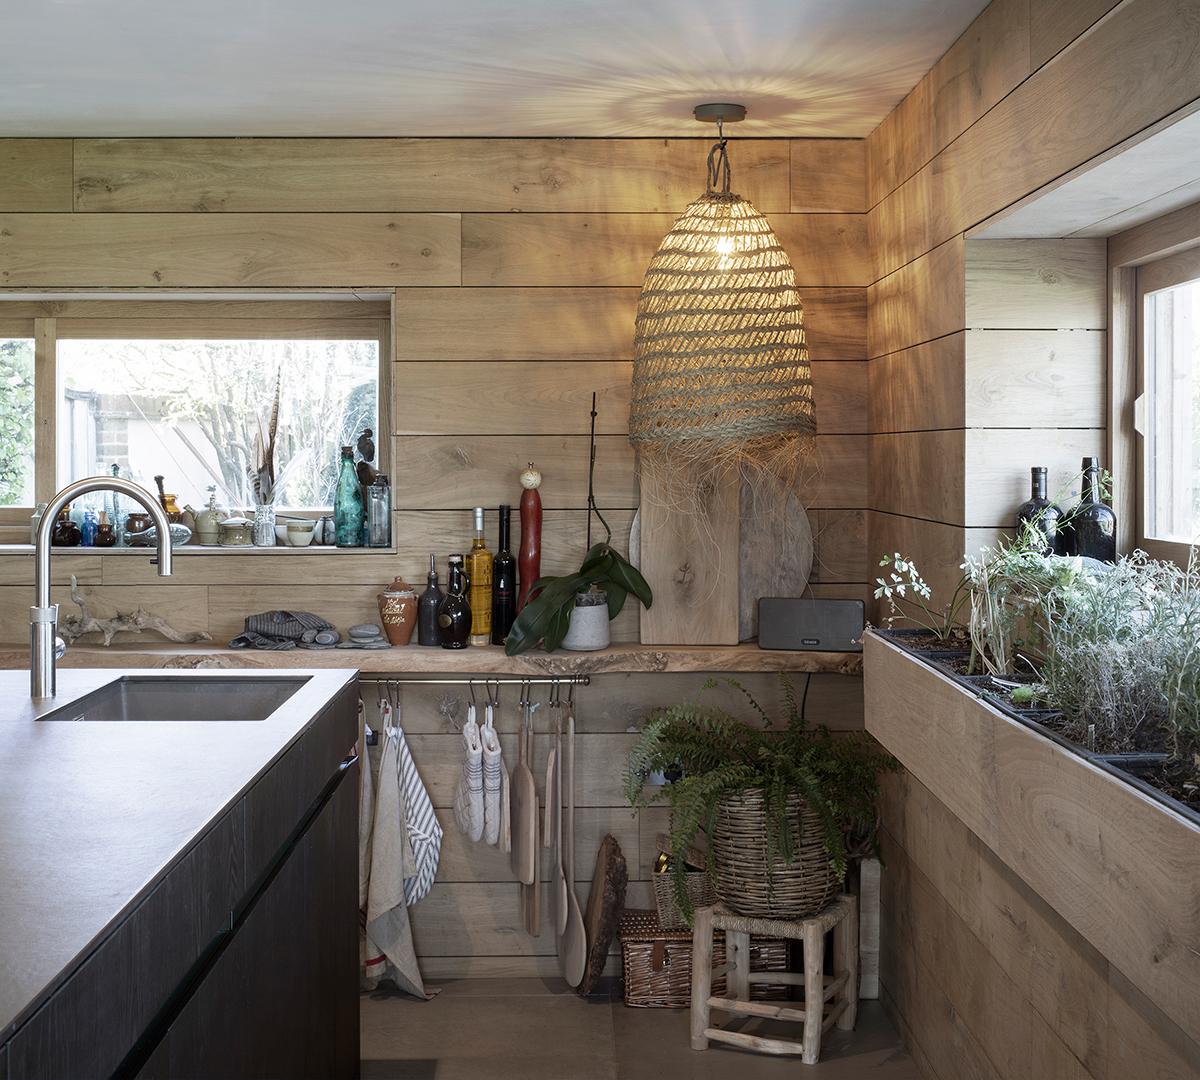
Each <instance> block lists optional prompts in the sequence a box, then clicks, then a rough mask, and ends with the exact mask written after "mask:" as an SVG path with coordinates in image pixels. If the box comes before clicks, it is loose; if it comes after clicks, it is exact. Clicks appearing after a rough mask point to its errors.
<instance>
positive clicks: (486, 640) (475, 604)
mask: <svg viewBox="0 0 1200 1080" xmlns="http://www.w3.org/2000/svg"><path fill="white" fill-rule="evenodd" d="M474 513H475V539H474V541H472V543H471V550H470V551H469V552H468V553H467V574H468V576H469V579H470V582H471V644H472V645H490V644H491V643H492V553H491V552H490V551H488V549H487V543H486V541H485V540H484V537H483V507H482V506H477V507H475V511H474Z"/></svg>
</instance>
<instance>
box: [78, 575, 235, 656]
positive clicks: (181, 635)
mask: <svg viewBox="0 0 1200 1080" xmlns="http://www.w3.org/2000/svg"><path fill="white" fill-rule="evenodd" d="M71 599H72V600H73V601H74V602H75V603H76V604H78V605H79V614H78V615H68V616H67V617H66V618H65V619H62V620H60V621H59V624H58V633H59V635H60V636H61V637H62V639H63V641H65V642H66V643H67V644H68V645H70V644H72V643H74V642H76V641H78V640H79V639H80V638H81V637H85V636H86V635H88V634H102V635H103V636H104V644H105V645H111V644H112V643H113V638H115V637H116V636H117V635H118V634H119V633H121V632H122V631H123V630H128V631H129V632H130V633H133V634H141V633H144V632H145V631H147V630H150V631H153V632H154V633H156V634H162V636H163V637H165V638H166V639H167V640H168V641H176V642H180V643H182V644H190V643H192V642H196V641H211V640H212V635H211V634H208V633H206V632H205V631H203V630H190V631H183V630H176V629H175V627H173V626H172V625H171V624H170V623H169V622H167V620H166V619H164V618H163V617H162V616H161V615H155V614H153V613H151V612H149V611H147V610H146V609H145V608H138V609H137V611H118V612H117V613H116V614H115V615H113V616H111V617H110V618H107V619H99V618H97V617H96V616H95V615H93V614H92V613H91V611H90V610H89V609H88V602H87V597H85V596H84V595H83V593H81V592H80V591H79V583H78V582H77V581H76V580H75V575H74V574H72V575H71Z"/></svg>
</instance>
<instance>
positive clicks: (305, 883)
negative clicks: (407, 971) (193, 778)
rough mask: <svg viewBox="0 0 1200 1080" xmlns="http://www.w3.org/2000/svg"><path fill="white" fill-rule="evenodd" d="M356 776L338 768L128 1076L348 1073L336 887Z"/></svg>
mask: <svg viewBox="0 0 1200 1080" xmlns="http://www.w3.org/2000/svg"><path fill="white" fill-rule="evenodd" d="M356 781H357V769H354V770H350V771H348V772H347V774H346V776H345V778H344V779H343V782H342V783H341V784H340V785H339V787H338V788H337V790H336V792H335V793H334V795H333V797H332V798H331V799H330V801H329V802H328V803H327V804H326V805H325V808H324V809H323V810H322V811H321V812H320V814H319V815H318V816H317V817H316V818H315V819H314V820H313V822H312V824H311V826H310V827H309V829H308V831H307V832H306V833H305V834H304V836H303V837H301V838H300V840H299V842H298V843H297V845H296V846H295V848H294V849H293V850H292V851H291V853H290V855H289V856H288V858H287V860H286V861H285V862H284V864H283V865H282V867H281V869H280V870H279V872H278V874H277V875H276V876H275V878H274V879H273V880H272V881H271V883H270V885H269V886H268V887H267V888H266V890H265V891H264V892H263V893H262V895H261V896H260V897H259V898H258V901H257V903H255V905H254V906H253V908H252V909H251V910H250V911H249V912H248V913H247V915H246V919H245V922H244V923H243V924H242V926H241V927H239V929H238V931H237V933H236V934H235V935H234V937H233V939H232V941H231V943H230V945H229V947H228V948H227V949H225V950H224V951H223V952H222V953H221V955H220V957H219V958H218V959H217V961H216V963H215V964H214V965H213V967H212V969H211V971H210V972H209V973H208V976H207V977H206V978H205V980H204V981H203V983H201V984H200V986H199V987H198V988H197V990H196V992H195V994H194V995H193V996H192V998H191V1000H190V1001H189V1002H188V1003H187V1005H186V1006H185V1007H184V1009H183V1011H182V1012H181V1013H180V1014H179V1017H178V1018H177V1019H176V1021H175V1022H174V1023H173V1024H172V1025H171V1027H170V1029H169V1030H168V1032H167V1034H166V1037H165V1038H164V1039H163V1041H162V1043H161V1044H160V1045H159V1046H158V1048H157V1049H156V1051H155V1053H154V1055H153V1056H152V1057H151V1059H150V1060H149V1061H148V1062H147V1063H146V1065H145V1067H143V1069H142V1070H141V1072H139V1073H138V1077H139V1080H167V1078H171V1080H211V1078H212V1077H218V1076H219V1077H223V1078H225V1080H267V1078H272V1077H278V1078H280V1080H284V1078H288V1080H291V1078H295V1080H302V1078H305V1077H313V1078H318V1077H319V1078H331V1077H346V1078H349V1077H353V1076H354V1075H355V1073H356V1070H357V1068H358V936H357V924H356V923H355V921H354V920H352V919H347V918H346V917H345V913H346V911H347V907H346V895H345V892H346V890H345V888H344V885H343V883H344V882H347V881H349V882H351V883H354V882H355V874H356V873H357V858H356V854H355V852H356V848H355V832H356V823H357V801H356V800H357V788H358V785H357V782H356ZM356 904H357V886H356V887H355V892H354V895H352V896H351V897H350V910H353V909H354V907H355V906H356Z"/></svg>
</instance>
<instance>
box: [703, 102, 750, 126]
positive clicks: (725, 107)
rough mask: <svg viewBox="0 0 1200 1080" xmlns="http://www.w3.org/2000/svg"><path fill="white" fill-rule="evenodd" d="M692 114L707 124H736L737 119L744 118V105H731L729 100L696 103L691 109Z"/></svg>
mask: <svg viewBox="0 0 1200 1080" xmlns="http://www.w3.org/2000/svg"><path fill="white" fill-rule="evenodd" d="M692 115H693V116H694V117H695V118H696V119H697V120H702V121H704V122H705V123H708V124H720V123H725V124H736V123H737V122H738V121H739V120H745V119H746V106H745V105H733V104H730V103H729V102H714V103H710V104H707V105H697V106H696V107H695V109H693V110H692Z"/></svg>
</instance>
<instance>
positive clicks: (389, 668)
mask: <svg viewBox="0 0 1200 1080" xmlns="http://www.w3.org/2000/svg"><path fill="white" fill-rule="evenodd" d="M28 665H29V653H28V650H25V649H20V648H15V647H13V648H8V649H3V650H0V667H2V668H22V667H28ZM59 665H60V666H61V667H64V668H167V667H170V668H180V667H183V668H189V667H230V668H358V669H359V670H360V671H362V672H363V673H364V674H368V675H393V674H394V675H404V674H411V675H415V674H424V675H453V674H464V675H468V674H469V675H598V674H604V673H620V672H653V671H664V672H685V671H696V672H703V671H713V672H772V671H778V672H793V673H797V674H802V673H805V672H814V673H817V672H825V673H832V674H837V675H859V674H861V673H862V653H857V652H854V653H841V652H837V653H824V652H783V651H778V650H773V649H760V648H758V646H757V645H730V646H699V645H690V646H657V645H632V644H629V645H613V646H610V647H609V648H607V649H603V650H601V651H599V652H592V653H571V652H556V653H545V652H540V651H539V652H530V653H525V654H523V655H521V656H505V655H504V651H503V650H502V649H501V648H499V647H498V646H487V647H477V648H468V649H463V650H461V651H450V650H447V649H429V648H422V647H421V646H419V645H409V646H406V647H405V648H396V649H386V650H384V649H380V650H369V649H329V650H313V649H290V650H288V651H286V652H263V651H258V650H254V649H228V648H220V647H212V648H205V647H203V646H196V645H136V644H134V645H121V644H117V645H112V646H110V647H108V648H103V647H100V646H95V645H77V646H75V647H73V648H70V649H68V650H67V654H66V656H64V657H63V659H62V660H60V661H59Z"/></svg>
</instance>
